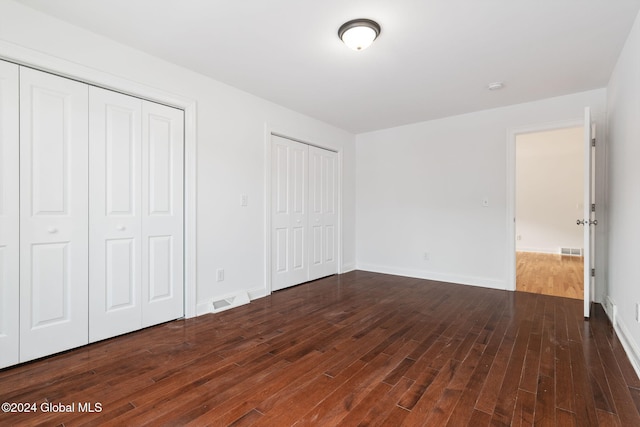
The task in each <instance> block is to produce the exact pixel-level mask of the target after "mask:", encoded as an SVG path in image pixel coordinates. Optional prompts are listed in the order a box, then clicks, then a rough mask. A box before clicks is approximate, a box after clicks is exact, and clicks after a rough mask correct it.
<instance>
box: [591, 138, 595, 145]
mask: <svg viewBox="0 0 640 427" xmlns="http://www.w3.org/2000/svg"><path fill="white" fill-rule="evenodd" d="M591 146H592V147H595V146H596V139H595V138H591Z"/></svg>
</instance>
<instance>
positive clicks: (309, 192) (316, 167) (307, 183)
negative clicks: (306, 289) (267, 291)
mask: <svg viewBox="0 0 640 427" xmlns="http://www.w3.org/2000/svg"><path fill="white" fill-rule="evenodd" d="M271 141H272V152H271V162H272V165H271V166H272V171H271V172H272V180H271V206H272V215H271V221H272V226H271V242H272V243H271V260H272V261H271V262H272V266H271V288H272V290H278V289H283V288H286V287H289V286H294V285H297V284H300V283H304V282H307V281H310V280H314V279H317V278H320V277H324V276H328V275H331V274H335V273H337V261H336V229H337V227H336V221H337V206H336V204H337V194H336V184H337V180H336V176H337V175H336V174H337V155H336V153H334V152H332V151H328V150H323V149H320V148H316V147H311V146H309V145H306V144H303V143H300V142H296V141H293V140H290V139H287V138H282V137H279V136H275V135H273V136H272V140H271Z"/></svg>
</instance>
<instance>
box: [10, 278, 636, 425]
mask: <svg viewBox="0 0 640 427" xmlns="http://www.w3.org/2000/svg"><path fill="white" fill-rule="evenodd" d="M0 402H22V403H25V402H26V403H35V405H36V408H37V410H36V412H35V413H23V414H16V413H0V425H29V426H32V425H37V424H43V425H65V426H72V425H107V426H122V425H142V424H151V425H193V426H201V425H213V426H227V425H232V426H245V425H256V426H289V425H300V426H308V425H313V426H356V425H368V426H375V425H383V426H400V425H406V426H420V425H427V426H465V425H469V426H488V425H496V426H500V425H502V426H506V425H518V426H520V425H540V426H542V425H558V426H572V425H574V426H597V425H602V426H609V425H612V426H616V425H617V426H637V425H640V414H639V412H638V411H639V409H638V408H639V406H640V380H639V379H638V378H637V377H636V375H635V373H634V371H633V369H632V367H631V365H630V364H629V361H628V359H627V358H626V356H625V354H624V351H623V350H622V347H621V344H620V342H619V341H618V339H617V338H616V336H615V335H614V333H613V332H612V329H611V326H610V324H609V323H608V321H607V318H606V316H605V314H604V312H603V310H602V309H601V307H600V306H596V307H595V309H594V316H593V317H592V319H591V320H590V321H584V319H583V317H582V303H581V302H580V301H577V300H572V299H567V298H558V297H551V296H545V295H538V294H532V293H521V292H506V291H498V290H490V289H482V288H475V287H470V286H462V285H452V284H445V283H439V282H431V281H426V280H419V279H411V278H403V277H397V276H389V275H382V274H375V273H367V272H361V271H356V272H351V273H348V274H345V275H341V276H333V277H329V278H326V279H322V280H318V281H315V282H311V283H308V284H304V285H301V286H297V287H295V288H290V289H286V290H283V291H280V292H276V293H274V294H273V295H271V296H269V297H266V298H262V299H259V300H256V301H254V302H252V303H251V304H248V305H245V306H242V307H239V308H236V309H233V310H229V311H226V312H223V313H219V314H215V315H214V314H210V315H205V316H201V317H198V318H195V319H188V320H179V321H175V322H170V323H166V324H164V325H160V326H157V327H153V328H150V329H146V330H143V331H139V332H135V333H132V334H129V335H126V336H122V337H118V338H114V339H110V340H107V341H103V342H100V343H96V344H93V345H89V346H86V347H83V348H80V349H76V350H73V351H70V352H67V353H64V354H60V355H57V356H53V357H49V358H46V359H43V360H40V361H36V362H33V363H28V364H24V365H21V366H17V367H14V368H10V369H5V370H3V371H0ZM80 403H88V404H91V405H92V408H93V409H96V405H97V404H98V403H99V404H100V405H101V411H100V412H93V413H90V412H86V411H84V412H83V411H81V410H80ZM49 404H64V405H71V404H74V405H75V406H74V407H73V408H71V409H73V410H72V411H70V412H66V413H60V412H45V411H43V410H42V408H45V409H47V408H48V406H47V405H49ZM54 408H55V407H54ZM84 409H86V408H84Z"/></svg>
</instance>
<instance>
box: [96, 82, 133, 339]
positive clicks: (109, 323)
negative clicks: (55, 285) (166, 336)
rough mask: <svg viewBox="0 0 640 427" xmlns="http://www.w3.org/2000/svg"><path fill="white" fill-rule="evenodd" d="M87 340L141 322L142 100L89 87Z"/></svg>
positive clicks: (118, 332)
mask: <svg viewBox="0 0 640 427" xmlns="http://www.w3.org/2000/svg"><path fill="white" fill-rule="evenodd" d="M89 99H90V125H89V129H90V138H89V140H90V148H89V163H90V165H91V168H90V179H89V186H90V204H89V217H90V222H89V224H90V231H89V241H90V250H91V257H90V260H89V283H90V292H89V294H90V310H89V313H90V322H89V323H90V327H89V340H90V341H91V342H93V341H97V340H101V339H104V338H108V337H112V336H115V335H120V334H123V333H127V332H131V331H134V330H136V329H140V328H141V325H142V323H141V322H142V303H141V302H142V220H141V218H142V214H141V213H142V183H141V182H142V179H141V178H142V171H141V167H142V160H141V159H142V154H141V153H142V101H141V100H140V99H137V98H133V97H130V96H126V95H122V94H119V93H116V92H111V91H108V90H104V89H99V88H95V87H92V88H90V96H89Z"/></svg>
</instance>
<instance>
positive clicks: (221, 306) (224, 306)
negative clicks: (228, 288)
mask: <svg viewBox="0 0 640 427" xmlns="http://www.w3.org/2000/svg"><path fill="white" fill-rule="evenodd" d="M250 302H251V300H250V299H249V294H248V293H246V292H240V293H239V294H237V295H232V296H229V297H226V298H223V299H219V300H216V301H213V302H212V303H211V313H220V312H221V311H225V310H229V309H230V308H235V307H240V306H241V305H245V304H249V303H250Z"/></svg>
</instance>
